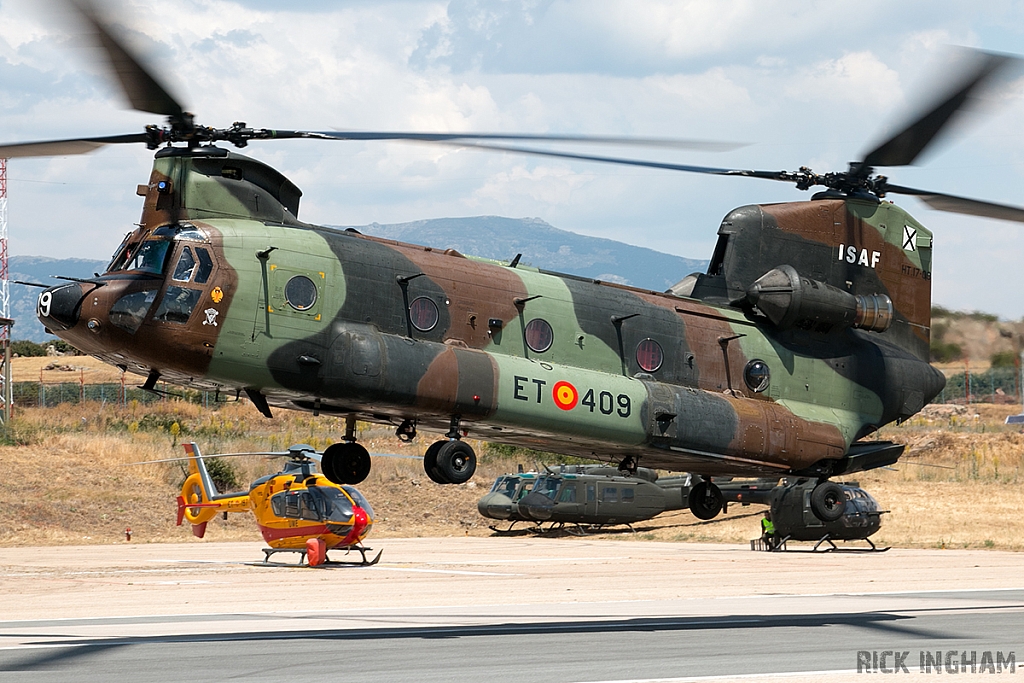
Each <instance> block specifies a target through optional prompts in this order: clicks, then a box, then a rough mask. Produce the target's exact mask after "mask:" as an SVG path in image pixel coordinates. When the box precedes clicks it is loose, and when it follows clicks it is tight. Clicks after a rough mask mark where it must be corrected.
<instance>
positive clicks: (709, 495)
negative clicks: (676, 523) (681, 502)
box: [687, 481, 725, 521]
mask: <svg viewBox="0 0 1024 683" xmlns="http://www.w3.org/2000/svg"><path fill="white" fill-rule="evenodd" d="M687 502H688V504H689V506H690V512H692V513H693V516H694V517H696V518H697V519H701V520H704V521H708V520H709V519H714V518H715V517H717V516H718V513H719V512H721V511H722V504H723V503H724V502H725V498H724V496H722V489H720V488H718V487H717V486H715V484H713V483H711V482H710V481H701V482H698V483H696V484H694V485H693V487H692V488H691V489H690V496H689V498H688V500H687Z"/></svg>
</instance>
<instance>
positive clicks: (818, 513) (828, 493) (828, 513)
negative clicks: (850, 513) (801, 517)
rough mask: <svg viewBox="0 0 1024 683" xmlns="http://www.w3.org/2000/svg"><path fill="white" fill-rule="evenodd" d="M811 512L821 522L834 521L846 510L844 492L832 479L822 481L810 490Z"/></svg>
mask: <svg viewBox="0 0 1024 683" xmlns="http://www.w3.org/2000/svg"><path fill="white" fill-rule="evenodd" d="M811 512H813V513H814V516H815V517H817V518H818V519H820V520H821V521H823V522H834V521H836V520H837V519H839V518H840V517H842V516H843V513H844V512H846V494H845V493H843V487H842V486H840V485H839V484H837V483H835V482H834V481H823V482H821V483H820V484H818V485H817V486H815V487H814V490H813V491H811Z"/></svg>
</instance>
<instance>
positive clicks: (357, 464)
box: [320, 441, 370, 485]
mask: <svg viewBox="0 0 1024 683" xmlns="http://www.w3.org/2000/svg"><path fill="white" fill-rule="evenodd" d="M320 468H321V469H322V470H323V473H324V476H325V477H327V479H328V480H329V481H331V482H333V483H335V484H339V485H341V484H350V485H355V484H358V483H360V482H362V481H363V480H364V479H366V477H367V476H369V474H370V454H369V452H367V450H366V449H365V448H364V447H363V446H361V445H360V444H357V443H354V442H351V441H342V442H341V443H336V444H331V445H330V446H328V447H327V450H326V451H324V455H323V458H322V459H321V461H320Z"/></svg>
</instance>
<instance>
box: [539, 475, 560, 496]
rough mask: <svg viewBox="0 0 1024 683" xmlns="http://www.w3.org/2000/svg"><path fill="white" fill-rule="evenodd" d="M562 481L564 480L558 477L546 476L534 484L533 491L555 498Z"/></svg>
mask: <svg viewBox="0 0 1024 683" xmlns="http://www.w3.org/2000/svg"><path fill="white" fill-rule="evenodd" d="M561 483H562V480H561V479H559V478H558V477H544V478H543V479H541V480H539V481H538V482H537V483H536V484H535V485H534V487H533V493H540V494H541V495H544V496H547V497H548V498H550V499H551V500H554V499H555V492H556V491H558V486H559V484H561Z"/></svg>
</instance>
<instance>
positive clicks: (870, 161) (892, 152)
mask: <svg viewBox="0 0 1024 683" xmlns="http://www.w3.org/2000/svg"><path fill="white" fill-rule="evenodd" d="M972 58H973V59H976V60H977V63H976V64H973V65H972V66H971V68H970V70H969V71H968V72H967V73H966V74H965V75H964V76H963V78H961V79H960V80H958V81H956V82H955V83H954V85H953V86H952V87H951V88H950V89H949V90H947V91H945V92H944V94H943V95H941V96H940V98H939V99H938V101H937V102H934V103H933V104H932V105H931V106H929V107H928V108H927V109H926V110H925V111H924V112H923V113H921V114H919V115H918V116H916V117H915V118H914V119H913V120H911V121H910V122H909V123H907V124H906V125H905V126H904V127H903V129H902V130H901V131H900V132H898V133H896V134H895V135H893V136H892V137H891V138H889V139H888V140H886V141H885V142H883V143H881V144H880V145H878V146H877V147H875V148H874V149H873V150H871V151H870V152H868V153H867V154H866V155H865V156H864V161H863V162H862V163H863V165H864V166H867V167H874V166H907V165H909V164H912V163H914V160H915V159H917V157H918V156H920V154H921V152H923V151H924V149H925V148H926V147H927V146H928V145H929V144H931V143H932V141H934V140H935V139H936V137H937V136H938V135H939V133H940V132H941V131H942V130H943V129H944V128H946V126H947V125H948V124H949V123H950V122H951V121H952V120H953V119H954V118H955V116H956V115H957V113H958V112H959V111H961V110H962V109H963V107H964V105H965V104H966V103H967V101H968V99H969V98H970V96H971V94H972V93H974V92H975V91H977V90H978V89H979V88H980V87H982V86H984V85H985V84H986V83H988V82H989V81H991V79H992V78H993V77H994V76H995V75H996V74H998V73H1000V72H1001V71H1003V70H1004V69H1006V68H1007V67H1008V66H1009V65H1010V64H1013V63H1017V62H1019V61H1020V59H1019V58H1017V57H1014V56H1011V55H1001V54H994V53H989V52H980V51H979V52H974V53H972Z"/></svg>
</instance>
